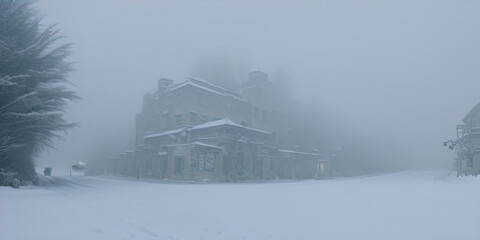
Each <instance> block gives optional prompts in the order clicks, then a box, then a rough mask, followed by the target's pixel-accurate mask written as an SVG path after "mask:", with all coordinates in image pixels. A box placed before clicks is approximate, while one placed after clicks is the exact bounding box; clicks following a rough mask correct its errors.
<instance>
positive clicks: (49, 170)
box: [43, 167, 52, 176]
mask: <svg viewBox="0 0 480 240" xmlns="http://www.w3.org/2000/svg"><path fill="white" fill-rule="evenodd" d="M43 174H44V175H45V176H52V168H49V167H46V168H45V170H43Z"/></svg>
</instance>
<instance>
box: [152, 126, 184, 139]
mask: <svg viewBox="0 0 480 240" xmlns="http://www.w3.org/2000/svg"><path fill="white" fill-rule="evenodd" d="M185 129H187V128H186V127H182V128H177V129H173V130H167V131H164V132H159V133H154V134H149V135H147V136H145V137H143V138H154V137H161V136H167V135H171V134H177V133H181V132H182V131H183V130H185Z"/></svg>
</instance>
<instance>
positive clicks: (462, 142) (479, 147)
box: [454, 103, 480, 175]
mask: <svg viewBox="0 0 480 240" xmlns="http://www.w3.org/2000/svg"><path fill="white" fill-rule="evenodd" d="M457 137H458V140H457V141H456V142H455V143H456V144H455V146H454V147H455V149H456V151H457V173H458V175H478V174H480V103H479V104H477V106H475V107H474V108H473V109H472V110H471V111H470V112H469V113H468V114H467V116H465V118H464V119H463V124H462V125H457Z"/></svg>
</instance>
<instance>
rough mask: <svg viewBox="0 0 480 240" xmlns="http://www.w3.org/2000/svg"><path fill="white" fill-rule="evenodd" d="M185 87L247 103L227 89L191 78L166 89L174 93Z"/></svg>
mask: <svg viewBox="0 0 480 240" xmlns="http://www.w3.org/2000/svg"><path fill="white" fill-rule="evenodd" d="M186 86H193V87H196V88H199V89H202V90H205V91H208V92H211V93H214V94H218V95H222V96H226V97H232V98H234V99H236V100H239V101H242V102H247V100H245V99H244V98H243V97H242V96H240V95H238V94H236V93H234V92H232V91H230V90H228V89H225V88H222V87H219V86H217V85H214V84H211V83H209V82H208V81H205V80H203V79H200V78H193V77H191V78H188V80H187V81H185V82H182V83H179V84H175V85H171V86H170V87H168V89H167V92H170V91H174V90H177V89H180V88H183V87H186Z"/></svg>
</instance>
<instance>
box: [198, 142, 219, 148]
mask: <svg viewBox="0 0 480 240" xmlns="http://www.w3.org/2000/svg"><path fill="white" fill-rule="evenodd" d="M192 144H195V145H198V146H202V147H209V148H215V149H222V148H221V147H219V146H215V145H210V144H206V143H203V142H198V141H197V142H193V143H192Z"/></svg>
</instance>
